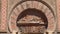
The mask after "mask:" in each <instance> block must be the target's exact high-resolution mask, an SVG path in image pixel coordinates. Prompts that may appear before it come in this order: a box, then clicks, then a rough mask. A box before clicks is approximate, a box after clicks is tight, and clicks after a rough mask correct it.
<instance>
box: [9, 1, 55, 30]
mask: <svg viewBox="0 0 60 34" xmlns="http://www.w3.org/2000/svg"><path fill="white" fill-rule="evenodd" d="M28 8H35V9H38V10H41V11H42V12H43V13H44V14H45V15H46V17H47V19H48V28H47V29H49V30H53V31H54V30H55V24H54V23H55V18H54V15H53V13H52V12H51V10H50V9H49V7H47V6H46V5H44V4H43V3H41V2H37V1H25V2H23V3H21V4H19V5H18V6H16V7H15V8H14V9H13V11H12V13H11V15H10V18H9V28H10V30H11V31H13V30H17V26H16V20H17V17H18V15H19V14H20V13H21V12H22V11H24V10H26V9H28Z"/></svg>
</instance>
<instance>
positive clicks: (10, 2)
mask: <svg viewBox="0 0 60 34" xmlns="http://www.w3.org/2000/svg"><path fill="white" fill-rule="evenodd" d="M5 1H6V2H8V4H7V5H8V6H5V9H6V8H7V7H8V9H7V10H8V11H7V10H5V11H6V13H4V12H5V11H3V10H2V11H3V13H1V15H2V14H4V15H5V19H7V18H8V19H9V14H10V11H11V10H12V8H13V7H14V6H15V5H16V4H17V3H18V2H20V1H21V0H5ZM43 1H45V2H46V3H47V4H49V5H50V6H51V8H52V10H53V11H54V14H55V15H56V13H57V11H56V0H43ZM2 3H3V5H5V4H4V2H2ZM1 6H2V5H1ZM2 7H3V6H2ZM58 7H59V6H58ZM58 10H59V9H58ZM58 13H59V12H58ZM4 15H3V16H2V17H4ZM57 15H58V14H57ZM58 16H59V15H58ZM56 18H57V16H56ZM8 19H7V21H8ZM1 20H2V22H3V19H1ZM1 20H0V21H1ZM58 20H59V17H58ZM2 22H1V23H2ZM5 22H6V21H4V22H3V23H5ZM58 22H59V21H58ZM3 23H2V24H3ZM2 24H1V25H2ZM5 24H7V22H6V23H5ZM58 24H59V23H58ZM4 26H6V25H4ZM0 28H1V27H0ZM5 28H6V29H7V27H5ZM6 29H5V30H6ZM59 29H60V27H59V25H58V30H59ZM1 30H2V29H1ZM2 31H3V30H2Z"/></svg>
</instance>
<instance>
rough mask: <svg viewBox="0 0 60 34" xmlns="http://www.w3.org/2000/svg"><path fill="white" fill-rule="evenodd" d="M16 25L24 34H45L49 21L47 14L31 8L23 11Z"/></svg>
mask: <svg viewBox="0 0 60 34" xmlns="http://www.w3.org/2000/svg"><path fill="white" fill-rule="evenodd" d="M16 23H17V27H19V29H20V30H21V32H23V33H24V34H27V33H28V34H29V33H33V34H34V33H36V34H39V33H40V34H43V32H44V30H45V29H47V27H48V20H47V17H46V16H45V14H44V13H43V12H42V11H41V10H38V9H31V8H29V9H26V10H24V11H22V12H21V13H20V14H19V16H18V18H17V21H16Z"/></svg>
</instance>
